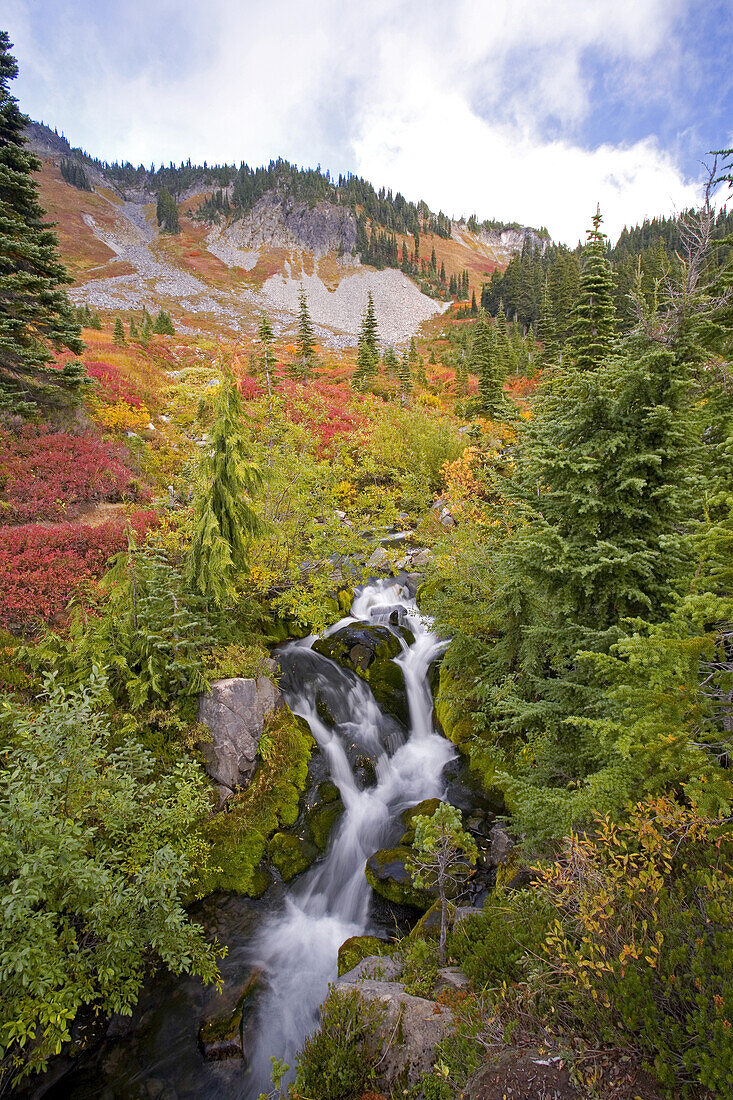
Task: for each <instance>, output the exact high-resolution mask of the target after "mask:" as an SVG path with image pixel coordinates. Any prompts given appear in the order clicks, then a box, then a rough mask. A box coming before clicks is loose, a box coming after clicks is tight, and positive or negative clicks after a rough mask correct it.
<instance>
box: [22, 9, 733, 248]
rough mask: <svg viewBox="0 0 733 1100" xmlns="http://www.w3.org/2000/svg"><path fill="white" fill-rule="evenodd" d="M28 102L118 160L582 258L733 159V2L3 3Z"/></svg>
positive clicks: (687, 198) (35, 113)
mask: <svg viewBox="0 0 733 1100" xmlns="http://www.w3.org/2000/svg"><path fill="white" fill-rule="evenodd" d="M3 9H4V18H3V19H2V20H0V23H1V24H2V25H3V26H4V27H5V28H6V29H7V30H8V31H9V33H10V37H11V40H12V41H13V42H14V43H15V47H14V52H15V55H16V57H17V58H18V62H19V65H20V68H21V75H20V77H19V79H18V80H17V81H16V82H15V88H14V91H15V94H16V95H17V96H18V98H19V99H20V101H21V105H22V107H23V109H24V110H26V111H27V112H28V113H29V114H30V115H31V116H32V117H34V118H43V119H44V120H45V121H46V122H48V123H49V124H51V125H52V126H56V127H58V129H59V130H60V131H63V132H64V133H65V134H66V136H67V137H68V138H69V139H70V140H71V142H72V144H75V145H80V146H82V147H84V148H86V149H87V150H88V151H89V152H91V153H93V154H95V155H98V156H101V157H103V158H108V159H116V158H122V159H130V160H132V161H133V162H134V163H139V162H141V161H142V162H144V163H146V164H149V163H151V162H152V161H154V162H155V163H159V162H161V161H164V162H168V161H170V160H173V161H176V162H178V161H180V160H181V159H187V158H188V157H189V156H190V157H191V158H192V159H193V160H198V161H201V160H204V159H207V160H208V161H209V162H212V161H220V160H228V161H230V162H231V161H235V162H239V161H240V160H246V161H247V162H248V163H251V164H255V163H261V162H264V161H267V160H269V159H270V158H271V157H277V156H285V157H287V158H289V159H291V160H295V161H296V162H298V163H300V164H314V165H315V164H317V163H320V164H321V165H322V166H323V167H324V168H326V167H329V168H330V169H331V170H332V172H339V171H355V172H358V173H359V174H362V175H365V176H366V177H367V178H369V179H371V180H372V182H373V183H374V184H375V185H377V186H381V185H385V186H391V187H392V188H394V189H395V190H401V191H402V192H403V193H404V194H406V195H407V196H408V197H409V198H413V199H417V198H425V199H426V201H427V202H428V203H429V204H430V205H431V206H432V207H434V208H436V209H437V208H439V207H441V208H442V209H444V210H445V211H446V212H448V213H451V214H454V215H459V214H461V213H465V214H469V213H472V212H476V213H477V214H478V215H479V217H498V218H503V219H506V220H517V221H520V222H524V223H528V224H533V225H541V224H544V225H547V227H548V228H549V229H550V231H551V233H552V234H553V236H555V237H556V239H560V240H566V241H568V242H570V243H574V242H575V241H576V240H577V239H578V238H579V237H580V236H582V234H583V230H584V228H585V226H586V225H587V224H588V222H589V219H590V215H591V214H592V212H593V210H594V209H595V205H596V202H600V203H601V208H602V210H603V211H604V214H605V219H606V227H607V231H608V232H609V233H610V235H611V236H615V235H616V234H617V233H618V231H619V230H620V228H621V227H622V225H623V224H624V223H625V222H633V221H636V220H638V219H640V218H643V217H644V216H645V215H649V216H651V215H654V214H657V213H669V212H672V211H673V210H675V209H680V208H682V207H684V206H685V205H687V204H689V203H691V202H694V201H695V198H696V196H697V194H698V185H699V178H700V173H701V167H700V161H701V160H702V159H703V157H704V155H705V153H706V152H707V150H708V149H710V148H714V147H721V146H729V145H731V144H733V75H732V74H733V65H731V59H732V58H733V0H722V2H721V0H715V2H710V3H706V2H704V0H702V2H700V0H697V2H692V0H453V2H451V3H450V4H446V3H445V2H444V0H441V2H440V3H437V2H435V0H422V2H417V0H369V3H368V4H364V3H362V4H359V5H356V4H351V3H349V0H309V2H308V3H305V2H303V0H270V2H269V3H265V2H263V0H256V2H254V0H209V2H208V3H206V4H202V3H200V2H199V0H196V2H194V0H175V2H173V0H148V2H142V0H117V2H115V3H112V2H108V0H95V2H94V3H90V2H89V0H83V2H82V0H5V3H4V5H3Z"/></svg>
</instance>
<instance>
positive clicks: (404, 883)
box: [364, 845, 435, 909]
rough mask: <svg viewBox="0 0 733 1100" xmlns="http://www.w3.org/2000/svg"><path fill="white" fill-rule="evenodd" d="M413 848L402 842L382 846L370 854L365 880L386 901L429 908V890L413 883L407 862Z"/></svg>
mask: <svg viewBox="0 0 733 1100" xmlns="http://www.w3.org/2000/svg"><path fill="white" fill-rule="evenodd" d="M412 854H413V853H412V850H411V849H410V848H408V847H406V846H404V845H400V846H399V847H397V848H382V849H380V851H378V852H375V853H374V855H372V856H369V859H368V860H367V862H366V867H365V868H364V874H365V875H366V879H367V882H368V883H369V885H370V886H371V888H372V890H376V892H377V893H378V894H381V896H382V897H383V898H386V899H387V901H391V902H393V903H394V904H395V905H411V906H413V908H415V909H429V908H430V906H431V905H432V904H433V902H434V901H435V896H434V894H432V893H431V892H430V891H429V890H421V889H420V888H419V887H417V886H414V885H413V882H412V877H411V875H410V872H409V871H408V870H407V862H408V860H409V859H410V857H411V856H412Z"/></svg>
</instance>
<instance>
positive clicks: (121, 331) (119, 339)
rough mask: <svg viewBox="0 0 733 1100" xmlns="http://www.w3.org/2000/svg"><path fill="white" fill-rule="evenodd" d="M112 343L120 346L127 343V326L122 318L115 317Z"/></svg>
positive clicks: (124, 345) (122, 346)
mask: <svg viewBox="0 0 733 1100" xmlns="http://www.w3.org/2000/svg"><path fill="white" fill-rule="evenodd" d="M112 343H113V344H116V345H117V347H118V348H124V347H126V345H127V341H126V340H125V326H124V325H123V324H122V318H121V317H116V318H115V327H114V329H113V330H112Z"/></svg>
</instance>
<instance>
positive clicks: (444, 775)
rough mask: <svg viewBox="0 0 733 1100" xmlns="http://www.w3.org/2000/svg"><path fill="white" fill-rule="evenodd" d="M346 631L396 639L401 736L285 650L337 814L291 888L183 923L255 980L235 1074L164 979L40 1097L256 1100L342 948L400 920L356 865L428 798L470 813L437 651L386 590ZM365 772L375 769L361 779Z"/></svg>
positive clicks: (363, 596)
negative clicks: (441, 723) (439, 709)
mask: <svg viewBox="0 0 733 1100" xmlns="http://www.w3.org/2000/svg"><path fill="white" fill-rule="evenodd" d="M357 623H360V624H365V623H366V624H371V625H379V626H387V627H388V628H389V629H390V630H391V631H392V632H393V633H394V634H396V636H397V637H398V638H399V639H400V645H401V652H400V653H399V654H398V656H397V657H396V658H395V660H396V661H397V663H398V664H399V665H400V666H401V668H402V672H403V674H404V679H405V686H406V690H407V700H408V705H409V728H408V729H405V728H404V727H403V726H402V725H401V724H400V723H399V722H397V721H396V720H395V719H393V718H391V717H390V716H388V715H385V714H384V713H382V711H381V710H380V708H379V707H378V705H377V703H376V701H375V699H374V696H373V695H372V692H371V690H370V688H369V686H368V685H367V683H366V682H365V681H364V680H363V679H361V678H360V677H359V676H357V675H356V674H355V673H352V672H351V671H348V670H346V669H344V668H342V667H341V666H340V665H339V664H337V663H336V662H335V661H333V660H331V659H329V658H328V657H325V656H322V655H321V654H319V653H316V652H315V651H314V650H313V649H312V648H311V647H312V644H313V642H314V641H315V637H314V636H312V637H309V638H305V639H302V640H300V641H296V642H292V643H289V644H287V645H286V646H283V647H282V648H281V649H280V651H279V654H278V657H279V662H280V667H281V681H280V686H281V688H282V691H283V694H284V696H285V698H286V700H287V702H288V704H289V706H290V707H291V709H292V710H293V711H294V712H295V713H296V714H298V715H300V716H301V717H303V718H304V719H305V720H306V721H307V722H308V724H309V726H310V729H311V731H312V733H313V736H314V737H315V739H316V741H317V744H318V748H319V750H320V752H319V753H316V754H315V756H316V757H317V758H318V767H319V768H320V772H321V774H320V775H318V776H317V779H318V780H319V781H320V780H321V779H325V778H330V779H332V780H333V782H334V783H335V784H336V786H337V787H338V788H339V792H340V795H341V799H342V802H343V804H344V812H343V814H342V815H341V817H340V819H339V821H338V822H337V824H336V826H335V827H334V830H333V832H332V834H331V838H330V841H329V844H328V847H327V849H326V851H325V853H324V854H323V855H322V856H321V857H320V858H319V859H317V860H316V862H315V863H314V864H313V865H312V866H311V867H310V869H309V870H308V871H306V872H304V873H303V874H301V875H300V876H298V877H297V878H296V879H295V880H294V882H293V884H292V885H291V886H289V887H288V886H285V885H284V884H282V883H278V884H276V885H273V886H272V887H271V888H270V889H269V890H268V891H267V893H266V894H265V895H264V897H263V898H261V899H259V900H254V899H249V898H240V897H236V896H222V895H219V896H217V897H214V898H210V899H207V900H206V902H203V903H201V904H200V905H199V906H198V907H197V911H196V912H195V914H194V915H195V917H196V919H198V920H201V921H202V922H203V923H204V924H205V925H206V928H207V930H208V931H209V932H210V933H212V934H216V935H217V936H218V937H219V939H220V941H221V942H223V943H226V944H227V945H228V947H229V951H228V954H227V956H226V958H225V959H224V960H223V962H222V966H221V970H222V974H223V976H224V978H225V980H226V982H227V984H229V983H231V985H232V986H233V987H236V986H237V984H238V983H241V982H242V980H243V979H244V978H245V977H246V975H247V974H248V973H249V972H251V970H252V968H253V967H258V968H261V970H262V979H261V987H262V988H261V991H260V993H259V994H258V996H257V998H256V1002H255V1004H254V1008H253V1010H252V1012H251V1014H250V1015H249V1017H248V1018H247V1022H246V1029H245V1050H246V1056H247V1065H246V1068H245V1064H244V1063H243V1062H242V1061H241V1060H236V1059H233V1060H227V1061H221V1062H206V1061H204V1059H203V1057H202V1055H201V1053H200V1051H199V1048H198V1046H197V1042H196V1035H197V1031H198V1027H199V1025H200V1023H201V1021H202V1019H203V1018H204V1017H205V1016H206V1015H207V1014H208V1013H210V1012H212V1011H217V994H216V993H212V990H211V989H205V988H204V987H202V985H201V983H200V982H199V981H198V980H197V979H193V978H186V977H184V978H180V977H174V976H173V975H161V976H160V977H158V978H156V979H155V980H154V981H153V982H152V983H151V987H150V988H149V989H146V991H145V994H144V995H143V997H141V1000H140V1004H139V1005H138V1008H137V1010H136V1013H135V1016H134V1017H133V1021H132V1027H131V1028H130V1027H129V1026H128V1027H127V1029H126V1030H124V1028H123V1030H122V1031H121V1032H120V1035H119V1036H118V1037H117V1040H118V1041H114V1040H115V1038H116V1037H115V1034H114V1031H112V1034H110V1033H109V1032H108V1035H107V1039H106V1040H105V1044H104V1049H103V1052H102V1055H101V1056H100V1058H99V1059H98V1060H97V1064H96V1065H95V1067H94V1068H93V1069H92V1068H89V1067H87V1068H86V1069H85V1070H84V1071H82V1070H81V1069H79V1070H77V1071H76V1072H74V1073H72V1074H71V1075H67V1076H66V1077H65V1078H64V1079H63V1080H62V1081H60V1082H59V1084H58V1085H57V1086H56V1087H55V1088H54V1089H53V1090H52V1091H51V1092H50V1093H46V1095H47V1096H52V1097H58V1098H60V1097H62V1096H63V1097H65V1098H66V1097H69V1098H74V1100H89V1098H91V1097H101V1098H103V1100H117V1098H122V1097H124V1098H125V1100H127V1098H137V1097H140V1098H141V1100H142V1098H145V1100H189V1098H191V1100H193V1098H194V1097H195V1098H196V1100H214V1098H216V1100H222V1098H223V1100H256V1098H257V1097H258V1096H259V1094H260V1093H261V1092H263V1091H265V1092H267V1091H269V1088H270V1086H269V1080H270V1071H271V1061H270V1059H271V1056H276V1057H278V1058H282V1059H284V1060H285V1061H286V1062H287V1063H289V1065H290V1066H293V1065H294V1061H295V1054H296V1052H297V1050H298V1048H299V1047H300V1046H301V1045H302V1043H303V1040H304V1039H305V1038H306V1036H307V1035H308V1034H310V1033H311V1032H312V1031H313V1030H314V1028H315V1027H316V1025H317V1020H318V1008H319V1005H320V1004H321V1002H322V1001H323V1000H324V998H325V997H326V994H327V992H328V985H329V982H331V981H333V980H335V978H336V975H337V953H338V949H339V947H340V945H341V944H342V943H343V942H344V940H346V939H348V938H349V937H350V936H356V935H362V934H366V933H373V934H377V935H383V936H384V935H390V934H392V935H394V934H395V931H396V923H398V921H399V917H400V914H399V912H395V911H394V910H395V907H390V906H388V905H387V904H386V903H384V902H383V901H381V899H378V898H376V896H375V895H374V893H373V891H372V889H371V887H370V886H369V884H368V882H367V880H366V878H365V876H364V865H365V863H366V860H367V859H368V857H369V856H370V855H371V854H372V853H373V852H375V851H376V850H377V849H380V848H384V847H387V846H391V845H393V844H394V843H396V842H397V841H398V840H399V836H400V834H401V833H402V831H403V830H404V826H403V825H402V824H401V822H400V814H401V812H402V811H403V810H405V809H407V808H408V807H411V806H414V805H415V804H416V803H417V802H420V801H422V800H423V799H425V798H433V797H449V798H450V799H451V800H452V801H454V802H455V803H456V804H460V802H461V801H463V803H464V807H470V805H471V804H472V799H470V798H469V799H467V791H466V789H465V786H463V785H462V779H461V777H460V775H459V771H460V769H459V766H458V762H457V761H456V753H455V750H454V748H453V746H452V745H451V744H450V742H449V741H447V740H446V739H445V738H444V737H443V736H442V735H441V734H439V733H438V732H437V730H436V729H435V726H434V723H433V699H432V694H431V690H430V681H429V673H430V666H431V665H432V663H433V662H434V661H435V660H436V658H438V657H439V656H440V654H441V653H442V651H443V650H444V649H445V646H446V643H445V642H441V641H440V640H439V639H438V637H437V636H436V634H435V632H434V631H433V629H432V626H431V623H430V621H429V620H426V619H425V618H424V617H423V616H421V615H420V613H419V611H418V609H417V605H416V603H415V601H414V599H413V598H412V597H411V596H410V595H409V593H408V590H407V588H405V587H404V586H402V585H400V584H399V583H396V582H394V581H386V580H383V581H375V582H373V583H371V584H369V585H367V586H366V587H364V588H363V589H362V590H361V591H360V592H359V593H358V594H357V596H356V598H355V600H354V603H353V605H352V607H351V610H350V615H349V616H348V617H346V618H344V619H341V620H340V621H339V622H338V623H336V624H335V625H334V626H332V627H331V628H330V629H329V630H328V631H326V632H325V636H329V635H330V634H333V633H335V632H336V631H337V630H340V629H341V628H343V627H345V626H349V625H353V624H357ZM403 628H406V630H405V633H407V638H405V637H403ZM409 632H411V633H412V635H413V636H414V641H412V639H411V637H410V634H409ZM326 716H327V718H328V720H327V719H326ZM365 758H366V759H367V760H368V761H370V762H371V764H372V765H373V771H372V772H370V774H369V775H368V776H367V777H365V775H364V769H363V766H362V764H361V762H362V761H363V760H364V759H365ZM461 796H462V797H461ZM397 909H398V910H399V907H397ZM402 916H403V917H404V914H402ZM220 1000H221V998H220ZM113 1027H114V1025H113Z"/></svg>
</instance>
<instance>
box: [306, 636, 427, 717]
mask: <svg viewBox="0 0 733 1100" xmlns="http://www.w3.org/2000/svg"><path fill="white" fill-rule="evenodd" d="M313 649H314V651H315V652H316V653H320V654H322V655H323V656H324V657H329V658H330V659H331V660H332V661H336V662H337V663H338V664H340V665H341V666H342V667H343V668H347V669H350V670H351V671H352V672H356V673H357V674H358V675H359V676H361V678H362V680H365V681H366V682H367V683H368V684H369V687H370V688H371V689H372V693H373V695H374V698H375V699H376V700H377V703H378V704H379V706H380V708H381V710H382V711H383V712H384V713H385V714H390V715H392V717H393V718H396V719H397V720H398V721H399V722H402V724H403V725H407V724H408V722H409V708H408V704H407V691H406V688H405V677H404V675H403V672H402V669H401V668H400V666H399V665H398V664H396V663H395V661H394V658H395V657H397V656H398V654H399V653H401V652H402V646H401V645H400V641H399V638H397V637H396V636H395V635H394V634H393V633H392V631H391V630H390V629H389V627H386V626H375V625H374V624H372V623H356V624H353V625H351V626H345V627H342V628H341V630H337V631H336V633H335V634H331V635H330V636H329V637H328V638H319V639H318V640H317V641H316V642H314V643H313Z"/></svg>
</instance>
